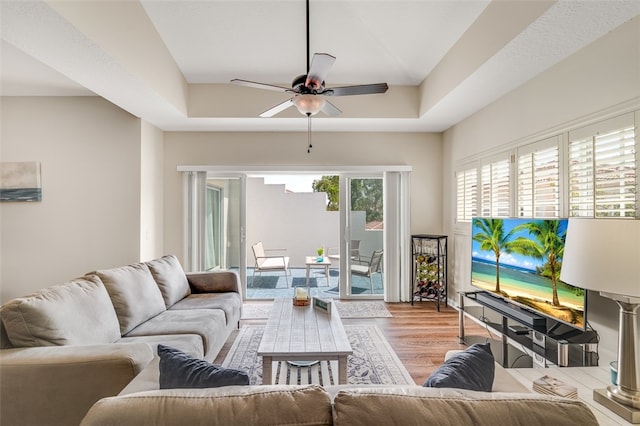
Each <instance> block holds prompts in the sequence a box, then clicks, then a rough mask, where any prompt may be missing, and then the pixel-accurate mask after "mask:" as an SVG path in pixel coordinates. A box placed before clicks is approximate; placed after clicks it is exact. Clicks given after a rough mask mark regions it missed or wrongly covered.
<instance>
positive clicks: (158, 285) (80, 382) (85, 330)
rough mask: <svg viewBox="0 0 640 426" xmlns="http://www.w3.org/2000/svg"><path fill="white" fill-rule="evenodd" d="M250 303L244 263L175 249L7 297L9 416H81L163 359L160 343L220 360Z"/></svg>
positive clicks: (0, 365)
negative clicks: (208, 260) (205, 266)
mask: <svg viewBox="0 0 640 426" xmlns="http://www.w3.org/2000/svg"><path fill="white" fill-rule="evenodd" d="M241 309H242V298H241V296H240V285H239V279H238V276H237V274H236V273H234V272H230V271H216V272H208V273H190V274H185V272H184V270H183V269H182V267H181V265H180V263H179V262H178V260H177V258H176V257H175V256H164V257H162V258H159V259H155V260H152V261H150V262H144V263H138V264H135V265H127V266H122V267H118V268H112V269H105V270H98V271H94V272H91V273H89V274H87V275H85V276H83V277H80V278H77V279H74V280H71V281H69V282H66V283H64V284H61V285H55V286H52V287H48V288H45V289H43V290H40V291H38V292H36V293H34V294H31V295H28V296H24V297H20V298H18V299H14V300H11V301H9V302H7V303H5V304H4V305H2V306H1V307H0V318H1V319H2V321H1V325H0V337H1V345H2V346H1V347H2V349H1V350H0V380H1V382H0V424H2V425H77V424H79V423H80V421H81V419H82V418H83V416H84V415H85V414H86V413H87V411H88V410H89V408H91V406H92V405H93V404H94V403H95V402H96V401H98V400H99V399H101V398H104V397H108V396H114V395H117V394H118V393H119V392H121V391H122V389H123V388H125V387H126V386H127V385H128V384H129V383H130V382H131V381H132V380H133V378H134V377H136V376H137V375H138V373H140V372H141V371H143V370H144V369H145V367H147V366H152V365H153V363H154V359H155V358H156V356H155V354H156V347H157V345H158V344H159V343H161V344H165V345H168V346H172V347H176V348H178V349H181V350H182V351H185V352H187V353H189V354H190V355H192V356H195V357H198V358H202V359H205V360H207V361H212V360H213V359H214V358H215V357H216V355H217V354H218V353H219V351H220V349H221V348H222V346H223V344H224V342H225V341H226V340H227V338H228V337H229V335H230V333H231V331H232V330H234V329H235V328H237V326H238V323H239V320H240V315H241ZM151 368H152V367H151Z"/></svg>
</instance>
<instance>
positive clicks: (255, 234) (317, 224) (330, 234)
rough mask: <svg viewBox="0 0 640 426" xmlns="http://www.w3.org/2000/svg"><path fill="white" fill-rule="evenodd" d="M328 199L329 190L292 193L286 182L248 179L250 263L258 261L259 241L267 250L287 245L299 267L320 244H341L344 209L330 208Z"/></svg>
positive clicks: (295, 263) (313, 254) (290, 254)
mask: <svg viewBox="0 0 640 426" xmlns="http://www.w3.org/2000/svg"><path fill="white" fill-rule="evenodd" d="M326 199H327V197H326V194H325V193H320V192H304V193H291V192H286V191H285V187H284V185H274V184H267V185H265V184H264V180H263V179H262V178H248V179H247V265H252V264H253V261H254V260H255V259H254V256H253V252H252V250H251V246H252V245H253V244H255V243H257V242H258V241H262V244H263V246H264V247H265V249H269V248H286V249H287V256H289V257H290V258H291V266H295V267H302V266H304V264H305V256H315V255H316V249H318V247H323V246H324V247H338V246H339V238H340V212H330V211H327V209H326ZM267 254H268V253H267ZM274 254H282V253H274Z"/></svg>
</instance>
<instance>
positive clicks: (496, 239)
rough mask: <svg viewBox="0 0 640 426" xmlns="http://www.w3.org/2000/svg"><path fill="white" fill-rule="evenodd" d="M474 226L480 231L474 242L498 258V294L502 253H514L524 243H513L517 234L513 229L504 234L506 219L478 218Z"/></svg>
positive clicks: (515, 241) (497, 291)
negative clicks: (512, 238) (513, 237)
mask: <svg viewBox="0 0 640 426" xmlns="http://www.w3.org/2000/svg"><path fill="white" fill-rule="evenodd" d="M474 226H476V227H477V228H479V229H480V231H479V232H476V234H475V235H474V236H473V240H474V241H477V242H478V243H480V250H484V251H492V252H493V254H494V256H495V257H496V290H495V291H496V293H501V291H500V255H501V254H502V253H513V252H514V251H518V250H519V249H520V247H519V246H520V245H521V244H522V241H519V239H515V240H513V241H511V237H512V236H513V234H514V233H515V232H516V229H515V228H513V229H512V230H511V231H509V232H507V233H506V234H505V233H504V219H490V218H477V219H475V220H474Z"/></svg>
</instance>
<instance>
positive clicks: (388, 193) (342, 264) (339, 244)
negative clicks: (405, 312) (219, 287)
mask: <svg viewBox="0 0 640 426" xmlns="http://www.w3.org/2000/svg"><path fill="white" fill-rule="evenodd" d="M230 168H231V167H214V166H211V167H207V166H179V167H178V170H179V171H182V172H184V179H185V186H184V190H185V218H186V221H185V222H186V223H185V263H184V266H185V270H187V271H204V270H215V269H229V270H235V271H237V272H238V274H239V275H240V278H241V283H242V287H243V288H242V294H243V297H251V298H266V297H290V296H291V294H292V287H295V286H300V285H303V286H306V285H310V287H312V289H313V292H315V293H317V294H322V295H323V296H325V295H326V297H338V296H339V297H340V298H344V299H348V298H353V299H357V298H360V299H362V298H382V297H384V299H385V300H386V301H389V302H396V301H406V300H410V273H409V271H408V269H407V268H406V267H404V265H406V264H407V263H408V262H409V260H408V259H409V257H408V256H410V253H409V254H408V253H407V247H408V235H409V234H410V233H409V209H410V203H409V173H410V168H408V167H406V166H394V167H385V166H382V167H374V166H367V167H364V166H363V167H347V166H344V167H331V168H315V169H314V168H310V169H309V168H308V167H302V166H301V167H284V168H283V167H282V166H280V167H278V168H269V167H264V168H251V169H249V170H246V169H243V168H242V167H239V168H237V169H236V168H233V170H234V171H231V170H229V169H230ZM269 174H271V175H275V174H280V175H283V174H284V175H287V174H291V175H298V177H300V175H303V174H304V175H310V174H314V175H316V177H315V178H314V181H315V180H318V181H320V180H322V179H325V180H327V181H329V182H330V183H331V182H333V183H332V184H331V185H328V187H327V188H328V189H327V188H325V187H320V186H318V185H314V188H313V192H315V194H314V193H298V192H304V191H299V190H288V189H283V188H274V187H273V185H271V186H270V184H268V183H264V182H259V185H258V183H257V182H256V176H266V175H269ZM250 176H251V177H250ZM336 176H337V177H338V178H335V177H336ZM332 177H333V178H332ZM260 180H262V179H260ZM335 181H339V182H335ZM256 185H257V186H256ZM258 187H259V188H258ZM336 187H337V188H338V189H337V190H335V188H336ZM260 188H261V189H260ZM258 189H260V190H259V191H258V192H256V191H257V190H258ZM334 190H335V192H338V193H339V196H335V195H336V194H335V192H334ZM276 192H277V193H276ZM318 192H319V193H326V195H325V196H324V197H323V196H322V194H318ZM249 193H251V194H253V195H251V196H249V195H248V194H249ZM329 194H332V195H329ZM248 198H250V203H249V200H248ZM248 203H249V204H250V206H251V207H250V208H248ZM334 204H339V206H335V205H334ZM338 209H339V211H336V210H338ZM267 213H268V214H267ZM247 238H248V239H249V240H248V241H249V243H250V244H247ZM257 241H262V242H263V243H264V244H265V245H268V246H269V247H276V248H286V249H288V255H287V256H288V257H290V271H289V273H288V275H287V276H284V275H283V274H282V273H279V274H278V276H277V277H275V278H277V279H278V282H277V285H274V286H273V288H271V287H268V286H267V287H265V283H264V282H261V286H260V287H259V290H261V292H257V293H256V291H255V288H254V287H256V286H255V285H253V287H251V289H250V290H251V291H252V292H253V293H256V294H253V293H252V295H249V294H248V293H247V288H246V286H247V283H248V281H249V280H247V266H248V264H249V267H250V270H252V267H253V264H254V259H253V256H252V254H251V250H250V245H251V244H253V243H254V242H257ZM319 247H324V248H325V249H327V254H326V256H327V257H328V258H329V259H330V260H331V266H330V268H331V269H330V271H328V273H327V271H326V270H324V269H322V268H319V267H313V266H316V265H312V268H311V271H310V272H311V277H310V279H309V280H307V279H306V277H305V275H306V269H308V268H307V266H308V265H307V264H306V263H305V260H306V258H307V257H309V256H311V257H313V256H314V255H315V253H316V251H317V249H318V248H319ZM296 274H297V275H296ZM267 278H271V277H267ZM281 278H282V279H281ZM262 281H265V282H267V284H269V283H270V281H269V280H268V279H267V280H262ZM280 281H282V285H280ZM274 282H275V281H274ZM307 282H309V284H307ZM253 284H255V283H253ZM313 287H316V288H313ZM264 289H269V290H273V291H271V293H273V295H272V294H271V293H269V295H267V292H265V291H263V290H264ZM279 290H282V291H279Z"/></svg>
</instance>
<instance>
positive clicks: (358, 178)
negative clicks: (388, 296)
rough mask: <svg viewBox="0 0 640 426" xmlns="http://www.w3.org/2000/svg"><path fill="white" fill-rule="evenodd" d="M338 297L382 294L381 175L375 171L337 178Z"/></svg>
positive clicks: (382, 210) (382, 209)
mask: <svg viewBox="0 0 640 426" xmlns="http://www.w3.org/2000/svg"><path fill="white" fill-rule="evenodd" d="M340 182H341V184H340V193H341V197H340V200H341V201H340V204H341V206H344V207H343V208H341V224H343V225H342V226H341V233H340V235H341V241H342V242H343V244H342V245H343V246H344V247H343V250H342V253H346V254H347V255H346V256H341V259H342V257H344V258H345V259H344V261H341V265H340V266H341V274H340V276H341V280H340V297H341V298H382V296H383V295H384V274H383V268H384V262H383V259H384V250H383V247H384V197H383V178H382V176H377V175H376V174H369V175H353V174H343V175H341V179H340Z"/></svg>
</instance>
